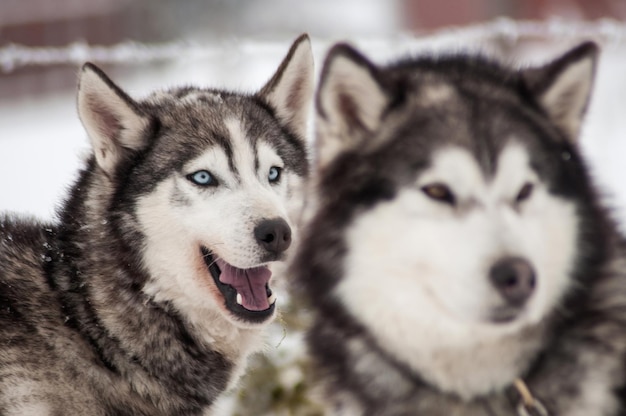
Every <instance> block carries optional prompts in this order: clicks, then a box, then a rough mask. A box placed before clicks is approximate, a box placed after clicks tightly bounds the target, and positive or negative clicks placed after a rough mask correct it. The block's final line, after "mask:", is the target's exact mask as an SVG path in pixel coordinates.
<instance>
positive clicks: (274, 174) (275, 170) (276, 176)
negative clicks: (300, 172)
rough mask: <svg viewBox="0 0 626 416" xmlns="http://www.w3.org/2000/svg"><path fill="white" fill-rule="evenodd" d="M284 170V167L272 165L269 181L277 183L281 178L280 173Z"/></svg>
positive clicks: (268, 176)
mask: <svg viewBox="0 0 626 416" xmlns="http://www.w3.org/2000/svg"><path fill="white" fill-rule="evenodd" d="M281 172H282V169H281V168H279V167H277V166H272V167H271V168H270V171H269V173H268V175H267V179H269V181H270V182H271V183H276V182H278V181H279V180H280V173H281Z"/></svg>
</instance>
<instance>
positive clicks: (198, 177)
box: [187, 170, 217, 186]
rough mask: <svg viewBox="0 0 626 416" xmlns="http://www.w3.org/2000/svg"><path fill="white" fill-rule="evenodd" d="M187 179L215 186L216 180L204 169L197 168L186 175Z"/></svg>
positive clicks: (203, 184) (197, 183)
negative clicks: (197, 169)
mask: <svg viewBox="0 0 626 416" xmlns="http://www.w3.org/2000/svg"><path fill="white" fill-rule="evenodd" d="M187 179H189V180H190V181H191V182H193V183H195V184H196V185H200V186H217V180H216V179H215V178H214V177H213V175H211V173H210V172H209V171H206V170H199V171H197V172H194V173H192V174H190V175H187Z"/></svg>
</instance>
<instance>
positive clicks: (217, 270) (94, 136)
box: [78, 36, 313, 327]
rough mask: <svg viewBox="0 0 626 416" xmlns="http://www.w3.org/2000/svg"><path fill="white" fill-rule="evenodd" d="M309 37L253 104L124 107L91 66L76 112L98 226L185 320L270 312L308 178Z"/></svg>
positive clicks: (214, 93) (185, 94)
mask: <svg viewBox="0 0 626 416" xmlns="http://www.w3.org/2000/svg"><path fill="white" fill-rule="evenodd" d="M312 72H313V68H312V55H311V49H310V43H309V40H308V37H306V36H302V37H300V38H298V39H297V40H296V41H295V43H294V44H293V46H292V47H291V49H290V51H289V53H288V55H287V57H286V58H285V59H284V61H283V62H282V64H281V65H280V67H279V69H278V71H277V72H276V73H275V75H274V76H273V77H272V78H271V80H270V81H269V82H268V83H267V84H266V85H265V86H264V87H263V88H262V89H261V90H260V91H259V92H258V93H256V94H249V95H247V94H239V93H233V92H228V91H222V90H209V89H199V88H191V87H187V88H179V89H172V90H169V91H165V92H158V93H155V94H153V95H151V96H149V97H148V98H147V99H145V100H143V101H134V100H133V99H131V98H130V97H129V96H128V95H127V94H125V93H124V92H123V91H122V90H121V89H120V88H119V87H117V86H116V85H115V84H113V83H112V82H111V81H110V80H109V79H108V78H107V77H106V76H105V75H104V73H102V71H100V70H99V69H98V68H96V67H95V66H93V65H91V64H87V65H85V66H84V67H83V69H82V72H81V78H80V87H79V95H78V109H79V114H80V117H81V120H82V122H83V124H84V126H85V128H86V130H87V132H88V134H89V137H90V139H91V142H92V147H93V151H94V159H95V162H94V166H95V169H96V172H97V175H99V178H100V183H101V184H103V185H100V190H101V191H102V190H103V189H105V188H106V189H107V190H108V191H107V192H108V193H109V196H110V198H109V200H108V201H107V203H108V205H109V207H110V209H111V212H110V213H107V214H106V215H107V218H110V219H111V221H113V222H115V224H116V225H115V226H116V227H120V230H119V235H120V236H121V238H123V239H130V238H131V237H132V238H134V239H135V241H127V244H129V245H131V246H135V249H136V250H137V251H138V252H139V253H140V257H141V258H142V267H143V268H144V270H146V271H147V272H148V275H149V276H150V277H149V279H148V281H146V282H145V285H144V288H143V290H144V291H145V292H146V293H148V294H150V295H151V296H152V297H153V298H154V299H155V300H157V301H163V302H168V303H170V304H173V305H174V306H175V307H177V308H178V309H179V310H181V311H183V312H184V313H185V312H187V315H189V314H195V313H197V314H198V319H206V318H202V315H203V314H202V311H203V310H207V309H209V310H213V311H214V312H217V313H220V314H222V315H223V316H224V317H225V318H226V319H227V320H229V321H230V322H233V323H235V324H236V325H240V326H244V327H247V326H251V325H252V326H254V325H257V324H259V323H264V322H268V321H269V319H270V318H271V317H273V316H274V314H275V305H274V302H275V296H274V295H273V294H272V291H271V289H270V278H271V275H272V273H271V266H272V264H273V263H274V262H277V261H282V260H284V259H285V257H286V254H287V251H288V249H289V247H290V245H291V241H292V239H293V238H294V229H293V223H292V221H293V218H292V217H291V215H290V214H293V212H290V210H291V209H292V208H293V209H296V208H297V204H298V201H299V199H300V195H299V190H300V186H301V182H302V180H303V178H304V177H305V175H306V174H307V170H308V167H307V158H306V141H305V136H306V124H307V123H306V121H307V114H308V105H309V101H310V98H311V95H312V88H313V87H312V83H313V82H312Z"/></svg>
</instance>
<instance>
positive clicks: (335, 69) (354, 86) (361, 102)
mask: <svg viewBox="0 0 626 416" xmlns="http://www.w3.org/2000/svg"><path fill="white" fill-rule="evenodd" d="M379 78H380V77H379V73H378V69H377V68H376V66H375V65H374V64H372V63H371V62H370V61H369V60H368V59H367V58H365V57H364V56H363V55H361V54H360V53H359V52H357V51H356V50H355V49H353V48H352V47H351V46H349V45H346V44H338V45H335V46H333V47H332V48H331V50H330V51H329V52H328V55H327V56H326V60H325V62H324V67H323V68H322V73H321V77H320V83H319V86H318V90H317V97H316V110H317V120H316V126H315V127H316V162H317V165H318V166H319V167H323V166H325V165H327V164H328V162H330V161H332V160H333V159H334V158H335V157H336V156H337V155H338V154H339V153H341V152H342V151H344V150H346V149H350V148H354V147H356V146H359V145H362V144H363V143H362V139H363V137H364V136H366V135H369V134H371V133H372V132H373V131H375V130H376V129H377V128H378V127H379V125H380V122H381V118H382V116H383V113H384V111H385V109H386V108H387V106H388V105H389V102H390V98H389V94H388V93H387V91H386V90H385V88H384V86H383V85H382V83H381V82H380V80H379Z"/></svg>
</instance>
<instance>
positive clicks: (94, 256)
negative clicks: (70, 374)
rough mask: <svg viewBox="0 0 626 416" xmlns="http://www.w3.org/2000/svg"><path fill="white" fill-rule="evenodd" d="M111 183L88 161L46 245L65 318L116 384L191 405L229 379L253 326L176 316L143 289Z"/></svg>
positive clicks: (165, 406)
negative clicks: (113, 207)
mask: <svg viewBox="0 0 626 416" xmlns="http://www.w3.org/2000/svg"><path fill="white" fill-rule="evenodd" d="M117 192H118V190H116V189H115V188H114V187H113V185H112V182H111V181H110V180H109V179H108V178H107V177H105V175H103V174H102V173H100V172H98V168H97V167H96V165H95V163H93V160H92V161H91V162H90V165H89V167H88V168H87V169H86V170H85V171H84V172H83V173H82V174H81V177H80V179H79V181H78V183H77V184H76V185H75V186H74V188H73V189H72V192H71V197H70V199H69V200H68V201H67V203H66V205H65V207H64V208H63V210H62V211H61V214H60V215H61V217H62V223H63V224H65V225H64V228H63V229H60V230H59V235H58V239H57V241H56V242H54V245H52V246H53V247H54V249H53V250H51V251H52V254H53V255H54V256H56V257H57V258H56V261H57V262H58V264H59V266H58V269H56V270H54V271H53V273H54V276H55V284H56V286H57V287H58V290H59V296H60V298H61V300H62V302H63V305H64V309H65V310H66V312H67V316H68V318H67V324H68V325H70V326H73V327H75V328H76V329H77V331H80V332H81V336H82V337H83V338H84V339H85V340H86V341H87V342H88V343H89V344H90V345H91V346H92V347H93V351H94V353H95V355H96V356H97V359H98V360H99V362H100V363H101V366H102V369H103V370H105V369H106V370H108V371H107V372H108V374H109V375H110V378H111V379H112V380H113V381H114V382H115V383H117V384H118V385H119V388H120V389H121V390H125V387H127V386H128V387H130V389H128V390H131V391H134V392H136V394H137V395H138V396H141V397H142V398H143V399H140V400H141V401H147V402H149V403H150V402H151V403H152V404H153V405H154V406H155V407H156V408H159V409H161V410H163V411H165V412H167V413H170V412H174V413H177V414H183V413H184V414H195V413H197V412H199V411H202V409H206V408H207V407H208V406H209V405H210V404H211V403H212V402H213V401H214V400H215V398H216V397H217V396H218V395H219V394H220V393H221V392H222V391H223V390H225V389H226V388H227V387H228V385H229V383H230V382H232V375H233V372H236V371H237V370H238V369H237V368H234V367H236V365H235V363H241V362H242V356H243V357H245V356H246V355H247V354H248V353H249V352H250V351H248V350H247V349H246V348H247V346H249V345H252V344H253V342H259V337H260V334H259V331H258V330H256V329H250V330H244V329H237V328H235V327H234V326H233V325H232V324H229V323H227V322H225V321H223V318H221V317H219V316H217V315H215V316H207V315H203V316H195V317H189V316H181V314H179V313H178V311H176V310H174V308H173V307H172V306H171V305H169V304H167V303H157V302H155V301H154V300H153V299H151V298H150V297H149V296H148V295H146V294H145V293H144V292H143V291H142V288H143V286H144V284H145V283H146V282H147V281H148V280H149V279H150V276H148V275H147V274H146V273H147V272H146V271H145V270H144V269H143V267H142V265H141V262H140V257H139V252H140V250H141V241H142V239H141V238H140V237H141V235H140V234H138V233H139V231H138V228H137V226H136V225H135V223H134V220H133V218H132V214H131V210H132V207H125V208H123V210H122V211H114V212H111V211H109V210H110V207H111V205H112V204H111V201H112V199H113V198H116V197H118V195H117V194H116V193H117ZM129 224H130V225H129ZM221 321H222V322H221ZM240 346H243V347H240ZM243 361H245V360H243ZM109 382H110V381H109ZM201 386H202V387H201ZM110 400H114V399H110Z"/></svg>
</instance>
